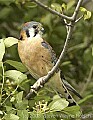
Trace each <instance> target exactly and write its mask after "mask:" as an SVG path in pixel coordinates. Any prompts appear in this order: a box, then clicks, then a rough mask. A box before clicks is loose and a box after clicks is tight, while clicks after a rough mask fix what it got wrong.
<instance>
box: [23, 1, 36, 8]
mask: <svg viewBox="0 0 93 120" xmlns="http://www.w3.org/2000/svg"><path fill="white" fill-rule="evenodd" d="M25 6H26V7H29V8H34V7H37V4H35V3H34V2H26V3H25Z"/></svg>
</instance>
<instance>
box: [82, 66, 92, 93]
mask: <svg viewBox="0 0 93 120" xmlns="http://www.w3.org/2000/svg"><path fill="white" fill-rule="evenodd" d="M92 74H93V66H92V67H91V69H90V72H89V76H88V78H87V82H86V84H85V85H84V87H83V89H82V91H81V95H82V94H83V93H84V91H85V90H86V89H87V87H88V85H89V84H90V81H91V77H92Z"/></svg>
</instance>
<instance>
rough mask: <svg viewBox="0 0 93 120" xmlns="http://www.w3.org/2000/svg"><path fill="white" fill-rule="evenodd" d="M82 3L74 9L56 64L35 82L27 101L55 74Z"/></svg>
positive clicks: (80, 0) (79, 2) (35, 0)
mask: <svg viewBox="0 0 93 120" xmlns="http://www.w3.org/2000/svg"><path fill="white" fill-rule="evenodd" d="M33 1H34V2H35V3H37V4H38V5H40V6H42V4H41V3H40V2H39V3H38V1H37V0H33ZM82 1H83V0H79V1H78V3H77V6H76V9H75V11H74V13H73V15H72V16H73V21H71V22H70V25H69V26H68V27H69V31H68V33H67V37H66V41H65V44H64V47H63V50H62V52H61V54H60V57H59V59H58V61H57V63H56V64H55V66H54V67H53V68H52V70H51V71H49V73H48V74H47V75H46V76H44V77H42V78H40V79H38V80H37V82H36V83H35V84H34V85H33V86H32V87H31V90H30V92H29V93H28V94H27V96H26V99H29V98H30V97H31V95H32V94H33V93H34V91H38V90H39V89H40V88H41V87H42V86H43V85H44V84H45V83H46V82H47V81H48V80H49V79H50V78H51V77H52V76H53V74H54V73H55V72H56V70H57V69H58V67H59V65H60V64H61V60H62V58H63V57H64V54H65V52H66V50H67V45H68V42H69V41H70V39H71V36H72V31H73V27H74V24H75V20H76V17H77V14H78V11H79V8H80V5H81V3H82ZM42 7H43V8H46V10H48V11H50V10H49V9H48V8H47V7H45V6H42ZM60 17H62V16H60Z"/></svg>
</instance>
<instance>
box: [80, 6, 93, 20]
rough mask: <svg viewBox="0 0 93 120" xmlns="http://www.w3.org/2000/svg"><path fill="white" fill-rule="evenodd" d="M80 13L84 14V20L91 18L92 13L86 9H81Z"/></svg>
mask: <svg viewBox="0 0 93 120" xmlns="http://www.w3.org/2000/svg"><path fill="white" fill-rule="evenodd" d="M80 11H81V12H83V13H84V20H87V19H90V18H91V12H90V11H88V10H87V9H86V8H84V7H80Z"/></svg>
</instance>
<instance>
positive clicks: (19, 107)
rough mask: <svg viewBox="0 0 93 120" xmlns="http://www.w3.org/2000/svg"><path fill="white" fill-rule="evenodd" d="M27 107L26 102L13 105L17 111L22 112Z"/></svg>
mask: <svg viewBox="0 0 93 120" xmlns="http://www.w3.org/2000/svg"><path fill="white" fill-rule="evenodd" d="M27 106H28V100H25V99H24V100H23V101H20V102H18V103H16V104H15V107H16V108H17V109H18V110H24V109H27Z"/></svg>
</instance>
